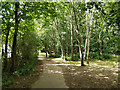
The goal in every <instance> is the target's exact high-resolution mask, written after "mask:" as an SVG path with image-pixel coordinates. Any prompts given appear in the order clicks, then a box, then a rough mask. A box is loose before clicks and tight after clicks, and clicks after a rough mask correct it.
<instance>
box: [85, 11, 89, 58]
mask: <svg viewBox="0 0 120 90" xmlns="http://www.w3.org/2000/svg"><path fill="white" fill-rule="evenodd" d="M87 41H88V26H87V13H86V41H85V50H84V60H85V56H86V47H87Z"/></svg>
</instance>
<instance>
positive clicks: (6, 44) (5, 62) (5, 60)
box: [3, 23, 10, 70]
mask: <svg viewBox="0 0 120 90" xmlns="http://www.w3.org/2000/svg"><path fill="white" fill-rule="evenodd" d="M9 31H10V24H9V23H8V26H7V33H6V41H5V59H4V68H3V70H5V68H6V67H7V46H8V36H9Z"/></svg>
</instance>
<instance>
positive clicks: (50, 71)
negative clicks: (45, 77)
mask: <svg viewBox="0 0 120 90" xmlns="http://www.w3.org/2000/svg"><path fill="white" fill-rule="evenodd" d="M48 73H61V74H62V72H61V71H55V70H48Z"/></svg>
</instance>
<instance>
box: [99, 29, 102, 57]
mask: <svg viewBox="0 0 120 90" xmlns="http://www.w3.org/2000/svg"><path fill="white" fill-rule="evenodd" d="M101 32H102V31H100V33H99V52H100V55H102V41H101Z"/></svg>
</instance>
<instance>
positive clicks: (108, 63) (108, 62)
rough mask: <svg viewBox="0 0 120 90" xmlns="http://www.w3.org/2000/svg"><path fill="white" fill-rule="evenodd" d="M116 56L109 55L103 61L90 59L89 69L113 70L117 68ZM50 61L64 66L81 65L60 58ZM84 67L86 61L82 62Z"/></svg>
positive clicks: (79, 62)
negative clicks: (62, 63)
mask: <svg viewBox="0 0 120 90" xmlns="http://www.w3.org/2000/svg"><path fill="white" fill-rule="evenodd" d="M118 57H119V56H118V55H111V58H110V59H103V60H99V59H90V60H89V62H90V64H89V67H105V68H115V67H118ZM52 60H55V61H60V62H64V63H66V64H74V65H76V66H77V65H78V66H80V65H79V64H81V61H80V60H79V61H70V60H68V61H63V60H62V59H61V58H54V59H52ZM84 63H85V65H87V63H86V61H84Z"/></svg>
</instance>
